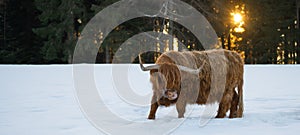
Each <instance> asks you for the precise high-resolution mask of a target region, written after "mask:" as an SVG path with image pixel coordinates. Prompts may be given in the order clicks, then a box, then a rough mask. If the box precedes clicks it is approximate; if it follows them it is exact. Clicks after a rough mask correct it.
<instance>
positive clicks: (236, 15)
mask: <svg viewBox="0 0 300 135" xmlns="http://www.w3.org/2000/svg"><path fill="white" fill-rule="evenodd" d="M233 21H234V23H240V22H242V21H243V17H242V15H241V14H240V13H234V14H233Z"/></svg>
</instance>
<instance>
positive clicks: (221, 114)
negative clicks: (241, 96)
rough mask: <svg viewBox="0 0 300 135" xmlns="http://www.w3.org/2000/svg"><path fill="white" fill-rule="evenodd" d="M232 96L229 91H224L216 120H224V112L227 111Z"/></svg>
mask: <svg viewBox="0 0 300 135" xmlns="http://www.w3.org/2000/svg"><path fill="white" fill-rule="evenodd" d="M232 96H233V94H231V92H230V91H228V90H226V91H225V93H224V94H223V97H222V100H221V102H220V104H219V110H218V114H217V116H216V118H224V117H225V116H226V112H227V111H228V110H229V108H230V105H231V101H232Z"/></svg>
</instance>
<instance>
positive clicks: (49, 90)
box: [0, 65, 300, 135]
mask: <svg viewBox="0 0 300 135" xmlns="http://www.w3.org/2000/svg"><path fill="white" fill-rule="evenodd" d="M123 67H127V69H128V70H126V73H125V74H126V77H127V79H126V77H125V79H124V76H122V73H121V72H123V71H122V70H119V69H121V68H123ZM112 71H113V72H112ZM118 75H120V76H119V77H118ZM113 76H114V77H113ZM116 76H117V77H116ZM299 77H300V66H294V65H246V66H245V85H244V100H245V113H244V117H243V118H241V119H228V118H225V119H211V120H210V121H209V122H208V123H207V124H205V125H204V126H199V121H200V114H201V113H202V112H203V110H204V109H205V106H198V105H193V106H189V107H188V109H189V110H193V109H191V108H194V110H193V111H192V112H191V114H190V115H187V116H186V118H185V119H184V121H183V123H182V124H180V125H178V126H176V127H174V130H172V131H171V134H176V135H177V134H178V135H179V134H210V135H220V134H221V135H222V134H224V135H225V134H226V135H228V134H232V135H238V134H243V135H256V134H272V135H277V134H280V135H283V134H298V133H299V132H300V128H299V127H300V85H299V82H300V79H299ZM94 81H95V83H96V85H97V86H96V87H97V89H98V92H99V93H100V94H101V96H102V99H103V102H104V103H105V105H106V106H109V107H110V109H111V112H112V113H114V114H115V115H117V116H119V117H120V118H122V119H126V120H128V121H131V122H130V123H123V122H121V121H118V120H117V119H114V118H110V117H107V118H104V119H102V120H103V121H102V122H103V123H106V124H107V125H111V126H113V125H114V124H115V123H118V124H119V127H112V128H114V129H115V130H114V131H113V132H110V131H105V132H109V133H116V134H128V133H129V132H128V131H125V130H124V129H126V128H127V127H128V129H131V128H132V127H133V125H134V124H133V123H136V122H144V123H148V124H149V123H150V124H153V125H154V124H155V125H158V126H161V127H162V128H163V127H164V126H165V125H170V124H171V123H173V122H178V121H179V120H178V119H177V112H176V111H174V107H171V108H160V109H159V110H158V112H157V120H155V121H148V120H147V119H146V118H147V115H148V112H149V106H148V105H146V104H145V103H150V98H151V85H150V83H149V75H148V73H145V72H142V71H140V70H139V66H138V65H114V66H112V65H96V66H95V78H94ZM122 83H125V84H128V85H129V86H130V88H131V89H132V90H133V91H134V92H135V94H137V95H139V96H140V97H143V98H142V99H144V100H143V101H142V103H141V104H130V103H129V101H128V102H126V100H124V99H122V98H120V97H121V96H118V94H116V93H114V92H111V91H114V90H115V89H120V87H122V86H123V85H122ZM75 87H76V86H74V81H73V66H72V65H42V66H28V65H23V66H14V65H1V66H0V135H21V134H22V135H83V134H84V135H96V134H104V133H102V132H100V131H99V130H98V129H97V128H96V127H95V126H93V125H95V123H93V122H89V120H88V119H87V118H88V117H86V116H85V115H84V113H83V112H82V111H81V110H83V109H82V108H80V107H79V101H78V100H77V99H78V97H77V94H78V93H76V92H75ZM87 87H88V86H87ZM119 94H120V93H119ZM139 100H141V99H139ZM128 104H129V105H128ZM169 112H171V113H170V114H168V113H169ZM102 113H105V112H104V111H103V112H101V110H100V114H95V115H97V116H98V115H99V116H104V117H105V116H106V114H102ZM130 127H131V128H130ZM98 128H99V127H98ZM100 128H101V127H100ZM135 130H137V131H139V132H144V133H145V134H151V133H156V132H155V131H153V130H154V129H151V128H148V127H142V126H140V127H137V128H136V129H135Z"/></svg>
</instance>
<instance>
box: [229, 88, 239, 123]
mask: <svg viewBox="0 0 300 135" xmlns="http://www.w3.org/2000/svg"><path fill="white" fill-rule="evenodd" d="M238 103H239V96H238V94H237V93H236V91H235V90H233V97H232V101H231V107H230V115H229V118H236V117H237V107H238Z"/></svg>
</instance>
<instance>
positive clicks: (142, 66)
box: [139, 54, 159, 71]
mask: <svg viewBox="0 0 300 135" xmlns="http://www.w3.org/2000/svg"><path fill="white" fill-rule="evenodd" d="M139 63H140V67H141V69H142V70H143V71H149V70H151V69H159V65H151V66H147V67H144V65H143V63H142V57H141V54H139Z"/></svg>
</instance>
